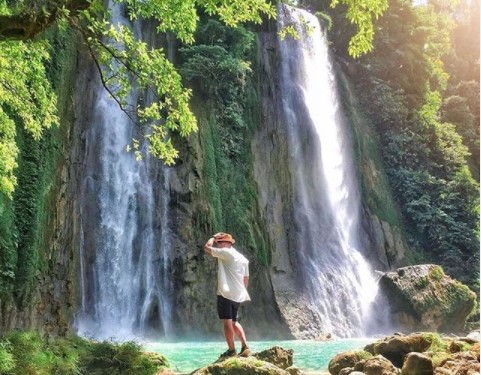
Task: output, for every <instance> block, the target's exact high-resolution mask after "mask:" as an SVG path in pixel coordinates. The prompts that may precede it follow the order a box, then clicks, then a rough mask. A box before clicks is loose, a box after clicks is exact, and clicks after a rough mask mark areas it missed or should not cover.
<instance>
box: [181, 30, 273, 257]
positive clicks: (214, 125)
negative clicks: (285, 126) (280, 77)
mask: <svg viewBox="0 0 481 375" xmlns="http://www.w3.org/2000/svg"><path fill="white" fill-rule="evenodd" d="M209 22H210V21H208V22H207V24H210V23H209ZM215 26H216V29H219V30H222V33H220V34H222V35H229V34H230V33H234V35H235V36H236V37H235V38H234V39H235V40H237V39H239V38H240V37H242V38H241V39H242V40H243V41H244V44H243V47H242V48H241V49H240V50H239V49H238V48H237V47H236V46H234V47H236V48H234V47H233V46H231V45H230V44H229V42H228V41H227V39H229V38H227V39H226V40H224V41H223V40H220V41H215V42H214V44H216V43H217V44H219V46H221V47H222V48H223V51H224V53H225V54H227V56H230V57H231V58H232V59H231V60H230V63H232V62H235V61H237V62H239V63H241V64H245V63H251V64H252V63H253V62H255V61H257V55H256V53H257V52H256V51H257V49H256V48H255V45H254V44H253V41H254V39H255V38H254V37H253V36H252V35H253V34H252V33H250V32H248V31H247V30H242V29H237V30H235V31H233V30H231V29H229V28H226V27H225V26H223V25H220V24H215ZM201 29H203V28H202V27H201ZM251 34H252V35H251ZM198 40H200V41H204V42H205V43H211V42H212V38H211V37H208V38H207V37H205V36H203V35H199V36H198ZM249 43H250V45H249V47H248V45H247V44H249ZM217 44H216V45H217ZM200 49H201V50H206V51H209V50H212V49H209V48H200ZM200 49H199V48H197V47H196V48H192V49H190V50H188V49H186V50H185V52H188V53H186V62H185V63H184V64H185V65H184V66H187V67H189V69H190V70H189V71H190V73H191V76H192V77H196V78H195V79H196V82H197V83H198V85H197V89H196V90H195V95H194V99H193V101H192V102H193V106H192V109H193V111H194V113H195V114H196V117H197V120H198V122H199V138H200V145H201V148H202V155H203V165H202V178H201V187H200V189H199V190H200V191H199V196H200V198H201V199H202V200H204V201H206V205H207V207H202V206H201V207H199V208H198V210H199V212H197V213H195V214H194V218H195V219H194V225H195V226H196V229H195V230H196V231H197V232H200V233H199V234H200V235H205V232H206V231H207V233H208V234H211V233H212V232H217V231H227V232H230V233H232V234H233V236H234V237H235V238H236V241H237V244H238V245H239V247H240V248H241V249H245V250H247V252H248V253H250V254H252V255H254V257H255V258H256V260H257V261H258V262H259V263H260V264H263V265H267V264H269V262H270V252H269V245H268V240H267V239H266V238H265V235H263V233H266V230H265V223H263V222H261V221H260V220H259V218H260V213H259V209H258V206H257V187H256V184H255V179H254V173H253V160H252V153H251V142H252V139H253V137H254V132H255V131H256V129H257V128H258V127H259V125H260V121H261V120H260V112H259V107H260V106H259V100H260V99H259V88H258V77H257V76H255V75H252V74H246V75H245V76H243V77H242V78H240V77H238V76H235V77H231V76H230V75H229V76H228V77H230V78H229V79H225V80H217V81H216V82H212V81H211V80H208V79H203V78H202V75H200V74H194V73H195V72H194V71H192V66H193V64H190V60H189V59H194V58H195V54H194V56H191V54H193V53H194V52H196V51H198V50H200ZM205 58H208V56H205ZM212 58H213V57H212ZM213 63H214V62H213ZM216 63H218V62H215V63H214V64H216ZM220 65H222V64H220ZM219 69H220V68H219ZM253 71H256V69H253ZM200 211H203V212H200Z"/></svg>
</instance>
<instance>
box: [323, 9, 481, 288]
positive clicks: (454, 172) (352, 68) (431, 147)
mask: <svg viewBox="0 0 481 375" xmlns="http://www.w3.org/2000/svg"><path fill="white" fill-rule="evenodd" d="M323 10H326V9H325V8H324V9H323ZM341 13H342V12H341ZM332 18H333V21H334V27H333V29H332V32H331V39H332V40H333V43H334V46H335V50H336V51H337V54H338V56H339V59H340V61H341V64H342V65H343V66H344V67H345V68H346V69H345V70H346V72H348V74H349V75H350V77H351V79H352V81H353V82H354V83H355V87H356V91H357V96H358V97H359V98H360V102H361V105H362V107H363V110H364V113H365V115H366V117H367V118H368V119H369V120H370V121H372V123H373V124H374V126H375V129H376V130H377V133H378V134H379V138H380V144H381V153H382V156H383V162H384V165H385V167H386V170H387V174H388V176H389V182H390V186H391V188H392V191H393V194H394V198H395V200H396V201H397V203H398V205H399V207H400V209H401V212H402V215H403V224H404V227H405V229H406V231H407V233H408V239H409V242H410V245H411V247H412V248H413V249H414V250H415V251H416V252H417V253H418V254H419V256H420V260H424V261H431V262H436V263H439V264H441V265H443V267H444V269H445V270H446V272H447V273H448V274H450V275H451V276H454V277H455V278H457V279H459V280H461V281H463V282H465V283H468V284H470V285H471V286H473V287H474V288H475V289H477V285H479V222H478V220H479V183H478V181H476V179H478V180H479V172H478V169H479V156H478V155H479V1H473V2H464V1H457V2H446V1H441V0H433V1H430V2H428V4H426V5H423V6H418V7H413V6H412V4H411V1H405V0H394V1H391V2H390V7H389V9H388V10H387V11H386V13H385V15H384V16H383V17H382V18H381V19H380V20H379V21H378V22H377V23H376V33H375V39H374V46H375V49H374V51H373V53H371V54H369V55H368V56H365V57H362V58H360V59H359V61H358V62H353V61H352V60H350V58H349V56H347V55H346V54H345V53H344V52H343V51H344V48H345V45H346V43H348V39H347V38H348V36H345V35H344V36H343V35H341V34H342V32H343V31H344V30H345V29H343V26H345V25H344V21H343V20H344V17H343V15H342V14H335V15H334V16H333V17H332ZM336 25H337V26H336ZM470 46H471V47H472V48H473V50H474V51H468V49H469V48H470ZM473 46H475V47H473ZM476 50H477V51H478V52H476ZM476 56H477V57H476Z"/></svg>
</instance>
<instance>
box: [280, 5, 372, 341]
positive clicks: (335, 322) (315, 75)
mask: <svg viewBox="0 0 481 375" xmlns="http://www.w3.org/2000/svg"><path fill="white" fill-rule="evenodd" d="M278 13H279V17H278V22H279V28H280V29H283V28H285V27H287V26H294V27H295V28H296V29H297V33H298V35H299V37H300V38H299V40H295V39H294V38H291V37H286V38H285V39H284V40H282V41H281V42H280V49H281V72H282V73H281V74H282V79H281V82H282V105H283V110H284V116H285V120H286V123H287V127H288V135H289V143H288V145H289V158H290V170H291V175H292V183H293V192H294V219H295V225H296V244H297V246H296V250H295V251H296V252H297V254H298V256H299V261H300V264H301V267H302V270H303V272H302V274H303V275H302V276H303V277H302V283H303V285H304V286H305V288H306V293H307V295H308V296H309V300H310V304H311V306H310V307H311V310H313V311H316V312H317V314H318V315H319V320H320V321H321V322H322V325H323V327H322V330H323V331H324V332H330V333H334V334H335V335H337V336H340V337H353V336H362V335H364V334H365V333H366V332H365V328H366V324H367V315H368V306H369V303H370V302H371V301H372V299H373V298H374V296H375V295H376V291H377V286H376V282H375V280H374V278H373V276H372V273H371V269H370V267H369V265H368V263H367V262H366V260H365V259H364V258H363V256H362V255H361V251H362V249H360V241H359V233H360V228H359V217H360V196H359V191H358V182H357V174H356V170H355V168H354V165H353V160H352V155H351V151H352V146H351V143H350V140H349V137H348V136H347V131H346V129H344V127H345V123H344V118H343V115H342V113H341V110H340V103H339V96H338V94H337V88H336V79H335V74H334V71H333V66H332V63H331V61H330V57H329V50H328V45H327V40H326V37H325V35H324V34H323V32H322V30H321V28H320V26H319V22H318V20H317V18H316V17H315V16H313V15H312V14H310V13H308V12H306V11H304V10H300V9H296V8H292V7H289V6H284V5H280V7H279V12H278Z"/></svg>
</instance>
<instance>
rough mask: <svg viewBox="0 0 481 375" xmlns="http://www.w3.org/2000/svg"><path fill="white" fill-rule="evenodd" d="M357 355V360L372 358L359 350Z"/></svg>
mask: <svg viewBox="0 0 481 375" xmlns="http://www.w3.org/2000/svg"><path fill="white" fill-rule="evenodd" d="M356 354H357V357H358V358H359V360H365V359H369V358H371V357H372V354H371V353H369V352H367V351H365V350H361V351H359V352H357V353H356Z"/></svg>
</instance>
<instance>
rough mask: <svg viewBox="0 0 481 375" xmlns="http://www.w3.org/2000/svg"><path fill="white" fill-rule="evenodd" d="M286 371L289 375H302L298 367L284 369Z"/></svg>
mask: <svg viewBox="0 0 481 375" xmlns="http://www.w3.org/2000/svg"><path fill="white" fill-rule="evenodd" d="M286 371H287V372H288V373H289V374H291V375H302V371H301V369H300V368H299V367H296V366H291V367H288V368H286Z"/></svg>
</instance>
